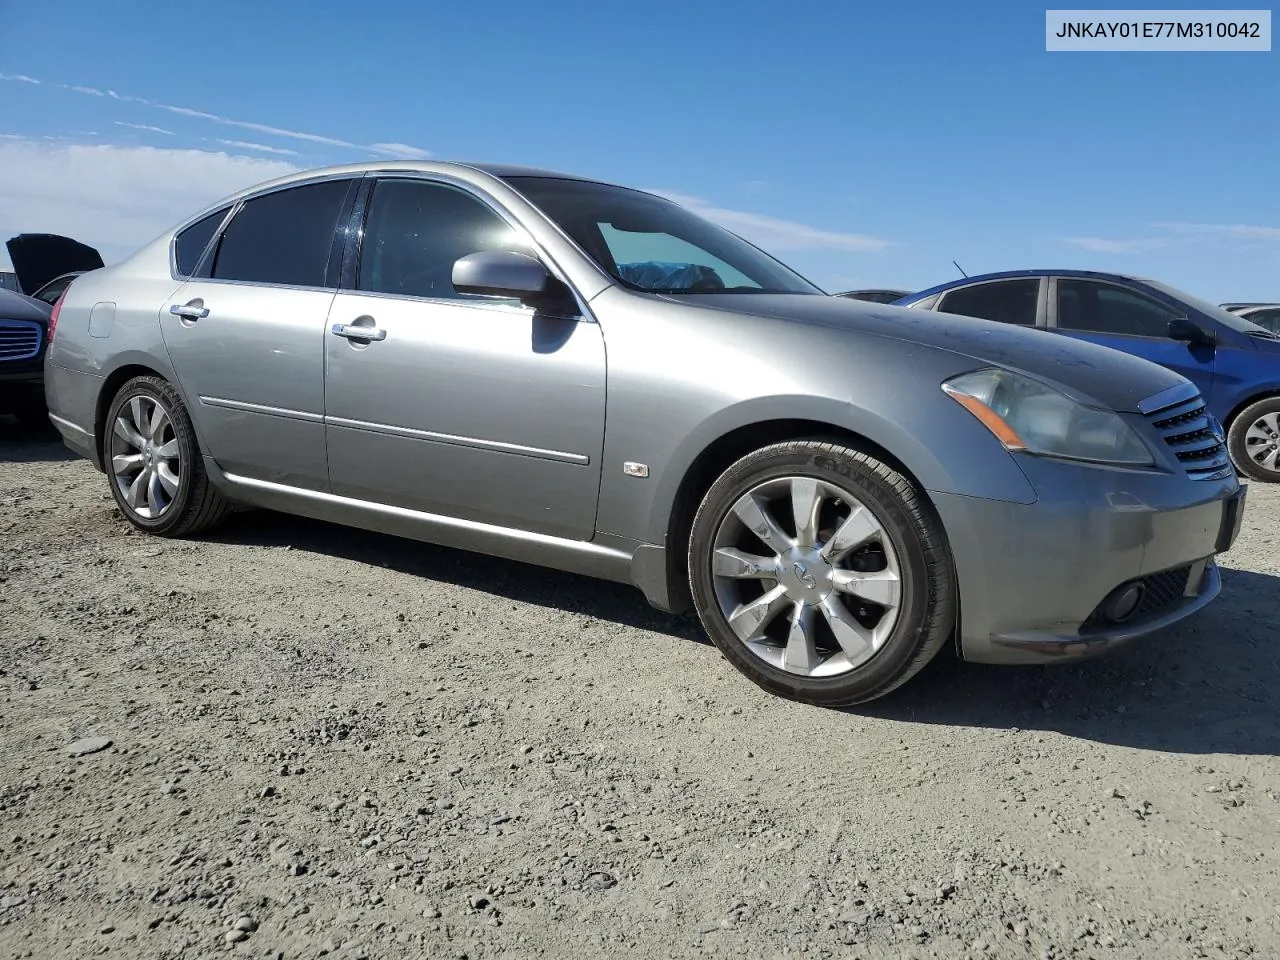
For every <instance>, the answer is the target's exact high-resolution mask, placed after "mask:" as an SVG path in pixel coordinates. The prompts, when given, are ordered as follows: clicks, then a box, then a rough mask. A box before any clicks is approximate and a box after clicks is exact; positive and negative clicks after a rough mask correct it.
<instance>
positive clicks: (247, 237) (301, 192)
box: [213, 180, 350, 287]
mask: <svg viewBox="0 0 1280 960" xmlns="http://www.w3.org/2000/svg"><path fill="white" fill-rule="evenodd" d="M349 183H350V181H347V180H327V181H325V182H324V183H313V184H309V185H307V186H305V187H293V188H291V189H289V190H279V191H277V192H275V193H269V194H267V195H266V196H263V197H258V198H256V199H254V200H250V201H248V202H247V203H246V204H245V205H244V208H243V209H241V211H240V212H239V213H237V214H236V216H235V219H234V220H232V221H231V223H230V224H229V225H228V226H227V229H226V230H224V231H223V233H222V240H221V241H220V242H219V244H218V252H217V255H216V257H215V258H214V262H213V277H214V278H215V279H217V280H244V281H248V282H250V283H285V284H290V285H292V286H299V287H323V286H325V274H326V272H327V269H328V266H329V255H330V253H331V252H332V250H333V235H334V231H335V230H336V229H337V226H338V216H339V214H340V213H341V210H342V201H343V200H344V199H345V197H346V194H347V187H348V186H349Z"/></svg>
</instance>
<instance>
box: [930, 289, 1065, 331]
mask: <svg viewBox="0 0 1280 960" xmlns="http://www.w3.org/2000/svg"><path fill="white" fill-rule="evenodd" d="M1039 295H1040V281H1039V280H1037V279H1034V278H1032V279H1028V280H997V281H995V282H994V283H979V284H976V285H975V286H972V287H961V288H960V289H959V290H952V291H951V292H950V293H948V294H946V295H945V296H944V297H943V298H942V305H941V306H940V307H939V308H938V309H939V310H942V311H943V312H944V313H958V314H960V315H961V316H965V317H981V318H982V319H983V320H999V321H1000V322H1001V323H1016V324H1019V325H1020V326H1024V327H1034V326H1035V324H1036V299H1037V297H1038V296H1039Z"/></svg>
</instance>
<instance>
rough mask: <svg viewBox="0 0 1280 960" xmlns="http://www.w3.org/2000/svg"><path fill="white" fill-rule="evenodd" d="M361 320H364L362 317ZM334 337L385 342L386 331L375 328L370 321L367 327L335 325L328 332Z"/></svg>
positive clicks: (362, 325)
mask: <svg viewBox="0 0 1280 960" xmlns="http://www.w3.org/2000/svg"><path fill="white" fill-rule="evenodd" d="M361 319H364V318H363V317H362V318H361ZM329 332H330V333H332V334H333V335H334V336H335V337H346V338H347V339H348V340H385V339H387V331H385V330H383V329H382V328H381V327H375V326H374V325H373V323H372V321H370V323H369V324H368V325H365V324H361V323H335V324H334V325H333V328H332V330H330V331H329Z"/></svg>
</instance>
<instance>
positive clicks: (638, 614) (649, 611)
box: [206, 510, 711, 645]
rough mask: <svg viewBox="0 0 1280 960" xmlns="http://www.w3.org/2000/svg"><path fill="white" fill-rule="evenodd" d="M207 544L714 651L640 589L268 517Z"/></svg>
mask: <svg viewBox="0 0 1280 960" xmlns="http://www.w3.org/2000/svg"><path fill="white" fill-rule="evenodd" d="M206 539H209V540H213V541H218V542H225V543H243V544H250V545H253V546H279V547H283V546H289V547H292V548H293V549H295V550H307V551H309V552H312V553H319V554H324V555H326V556H332V557H341V558H343V559H347V560H354V561H356V562H357V563H366V564H369V565H371V566H381V567H388V568H390V569H393V570H396V571H398V572H400V573H406V574H409V575H411V576H415V577H422V578H423V579H426V580H435V581H438V582H441V583H449V584H452V585H454V586H459V587H466V588H468V589H471V590H480V591H483V592H485V593H490V594H493V595H495V596H500V597H509V598H510V599H512V600H517V601H520V602H522V603H531V604H536V605H538V606H542V607H548V608H552V609H556V610H565V611H568V612H570V613H576V614H579V615H581V616H584V617H590V618H592V619H595V620H604V621H609V622H612V623H617V624H621V625H624V626H628V627H636V628H638V629H641V630H652V631H654V632H657V633H665V634H668V635H670V636H677V637H684V638H687V639H690V640H695V641H698V642H700V643H705V644H708V645H709V644H710V642H711V641H710V640H708V639H707V638H706V636H705V635H704V634H703V633H702V630H701V629H700V628H699V627H698V625H697V623H696V622H695V621H694V620H692V619H691V618H688V617H678V616H673V615H671V614H667V613H663V612H662V611H660V610H655V609H654V608H653V607H650V606H649V605H648V604H647V603H646V602H645V599H644V596H643V595H642V594H641V593H640V592H639V590H637V589H636V588H635V587H633V586H630V585H628V584H624V583H613V582H611V581H608V580H596V579H594V578H592V577H585V576H579V575H576V574H572V573H564V572H562V571H560V570H552V569H549V568H547V567H539V566H535V565H533V564H528V563H521V562H520V561H516V560H507V559H504V558H501V557H491V556H486V555H484V554H479V553H471V552H469V551H466V550H456V549H453V548H451V547H440V546H436V545H434V544H430V543H423V542H421V541H417V540H408V539H405V538H403V537H395V536H391V535H389V534H383V533H374V532H371V531H368V530H360V529H358V528H355V527H341V526H337V525H335V524H332V523H325V522H323V521H320V520H311V519H309V518H306V517H297V516H292V515H288V514H283V513H274V512H271V511H267V510H261V511H257V510H255V511H251V512H245V513H240V514H235V515H233V516H232V518H231V519H230V520H229V521H228V522H227V524H226V525H225V526H222V527H219V528H218V530H217V531H216V532H214V533H213V534H211V535H209V536H208V537H206Z"/></svg>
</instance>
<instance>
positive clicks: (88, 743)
mask: <svg viewBox="0 0 1280 960" xmlns="http://www.w3.org/2000/svg"><path fill="white" fill-rule="evenodd" d="M109 746H111V738H110V737H85V738H84V739H83V740H77V741H76V742H75V743H73V744H71V745H70V746H69V747H67V752H68V753H69V754H71V755H72V756H73V757H85V756H88V755H89V754H91V753H98V752H100V751H102V750H105V749H107V747H109Z"/></svg>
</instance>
